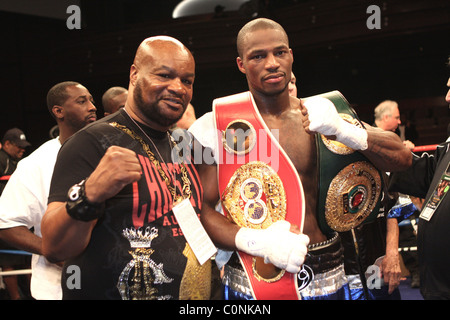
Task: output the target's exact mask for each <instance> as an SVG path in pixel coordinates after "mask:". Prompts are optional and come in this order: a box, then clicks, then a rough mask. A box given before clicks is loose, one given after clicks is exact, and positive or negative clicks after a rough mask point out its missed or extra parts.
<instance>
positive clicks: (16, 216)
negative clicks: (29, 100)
mask: <svg viewBox="0 0 450 320" xmlns="http://www.w3.org/2000/svg"><path fill="white" fill-rule="evenodd" d="M47 106H48V110H49V112H50V114H51V115H52V116H53V117H54V118H55V120H56V122H57V125H58V129H59V130H58V131H59V137H56V138H53V139H52V140H49V141H47V142H46V143H44V144H43V145H41V146H40V147H39V148H38V149H37V150H35V151H34V152H33V153H31V154H30V155H29V156H28V157H26V158H24V159H23V160H21V161H20V162H19V164H18V166H17V169H16V171H15V172H14V173H13V174H12V176H11V178H10V180H9V182H8V184H7V185H6V188H5V190H4V192H3V195H2V197H1V198H0V239H1V240H3V241H5V242H7V243H8V244H9V245H12V246H14V247H15V248H18V249H21V250H25V251H27V252H31V253H33V257H32V263H31V265H32V277H31V295H32V296H33V298H35V299H39V300H41V299H45V300H58V299H61V267H60V266H59V265H56V264H52V263H50V262H48V260H47V259H45V258H44V257H43V256H42V255H41V254H42V251H41V244H42V239H41V226H40V223H41V219H42V216H43V215H44V213H45V209H46V208H47V199H48V193H49V190H50V180H51V177H52V174H53V167H54V164H55V161H56V156H57V154H58V152H59V149H60V147H61V145H62V144H63V143H64V142H65V141H66V140H67V139H68V138H69V137H70V136H72V135H73V134H74V133H75V132H76V131H78V130H79V129H81V128H83V127H84V126H85V125H87V124H88V123H91V122H94V121H95V120H96V119H97V118H96V111H97V109H96V108H95V106H94V105H93V99H92V95H91V94H90V93H89V91H88V90H87V89H86V88H85V87H84V86H82V85H81V84H79V83H77V82H72V81H66V82H62V83H58V84H56V85H55V86H53V87H52V88H51V89H50V90H49V92H48V94H47ZM31 228H33V229H34V230H33V231H34V232H32V231H31V230H30V229H31Z"/></svg>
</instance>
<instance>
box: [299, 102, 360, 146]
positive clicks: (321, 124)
mask: <svg viewBox="0 0 450 320" xmlns="http://www.w3.org/2000/svg"><path fill="white" fill-rule="evenodd" d="M303 105H304V106H305V107H306V109H307V110H308V118H309V121H310V124H309V130H311V131H314V132H318V133H320V134H323V135H325V136H336V141H338V142H341V143H343V144H345V145H346V146H347V147H350V148H352V149H354V150H366V149H367V131H366V130H365V129H363V128H360V127H357V126H355V125H354V124H351V123H349V122H347V121H345V120H344V119H342V118H341V117H340V116H339V114H338V112H337V110H336V108H335V106H334V105H333V103H332V102H331V101H330V100H328V99H325V98H322V97H314V98H309V99H306V100H305V102H304V103H303Z"/></svg>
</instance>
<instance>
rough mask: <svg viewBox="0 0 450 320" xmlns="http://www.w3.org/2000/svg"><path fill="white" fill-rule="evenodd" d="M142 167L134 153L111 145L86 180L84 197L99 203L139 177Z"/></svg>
mask: <svg viewBox="0 0 450 320" xmlns="http://www.w3.org/2000/svg"><path fill="white" fill-rule="evenodd" d="M141 174H142V168H141V165H140V163H139V160H138V158H137V156H136V153H135V152H134V151H132V150H130V149H126V148H122V147H119V146H111V147H109V148H108V150H106V153H105V155H104V156H103V157H102V159H101V160H100V162H99V164H98V166H97V168H95V170H94V171H93V172H92V174H91V175H90V176H89V178H88V179H87V181H86V185H85V190H86V197H87V199H88V200H89V201H91V202H94V203H101V202H104V201H105V200H107V199H109V198H112V197H113V196H115V195H116V194H117V193H119V192H120V191H121V190H122V189H123V187H125V186H126V185H128V184H130V183H132V182H135V181H138V180H139V179H140V178H141Z"/></svg>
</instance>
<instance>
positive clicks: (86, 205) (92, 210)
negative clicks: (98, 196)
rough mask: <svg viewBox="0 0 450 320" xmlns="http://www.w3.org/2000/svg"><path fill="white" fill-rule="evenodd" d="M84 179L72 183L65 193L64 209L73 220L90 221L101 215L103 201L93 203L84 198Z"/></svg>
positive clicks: (103, 205) (103, 206)
mask: <svg viewBox="0 0 450 320" xmlns="http://www.w3.org/2000/svg"><path fill="white" fill-rule="evenodd" d="M85 183H86V179H84V180H83V181H81V182H80V183H77V184H75V185H73V186H72V187H71V188H70V189H69V192H68V193H67V202H66V210H67V213H68V214H69V216H71V217H72V218H73V219H75V220H80V221H92V220H95V219H98V218H100V217H101V216H102V215H103V211H104V208H105V203H104V202H102V203H93V202H90V201H89V200H88V199H87V198H86V193H85V188H84V186H85Z"/></svg>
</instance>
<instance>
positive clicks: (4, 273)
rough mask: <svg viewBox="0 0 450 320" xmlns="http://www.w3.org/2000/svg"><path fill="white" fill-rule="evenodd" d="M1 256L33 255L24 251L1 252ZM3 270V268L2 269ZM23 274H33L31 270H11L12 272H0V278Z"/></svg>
mask: <svg viewBox="0 0 450 320" xmlns="http://www.w3.org/2000/svg"><path fill="white" fill-rule="evenodd" d="M0 254H19V255H25V256H30V255H31V253H30V252H27V251H22V250H0ZM0 270H1V268H0ZM23 274H31V269H22V270H11V271H3V270H2V271H0V277H2V276H3V277H7V276H19V275H23Z"/></svg>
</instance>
